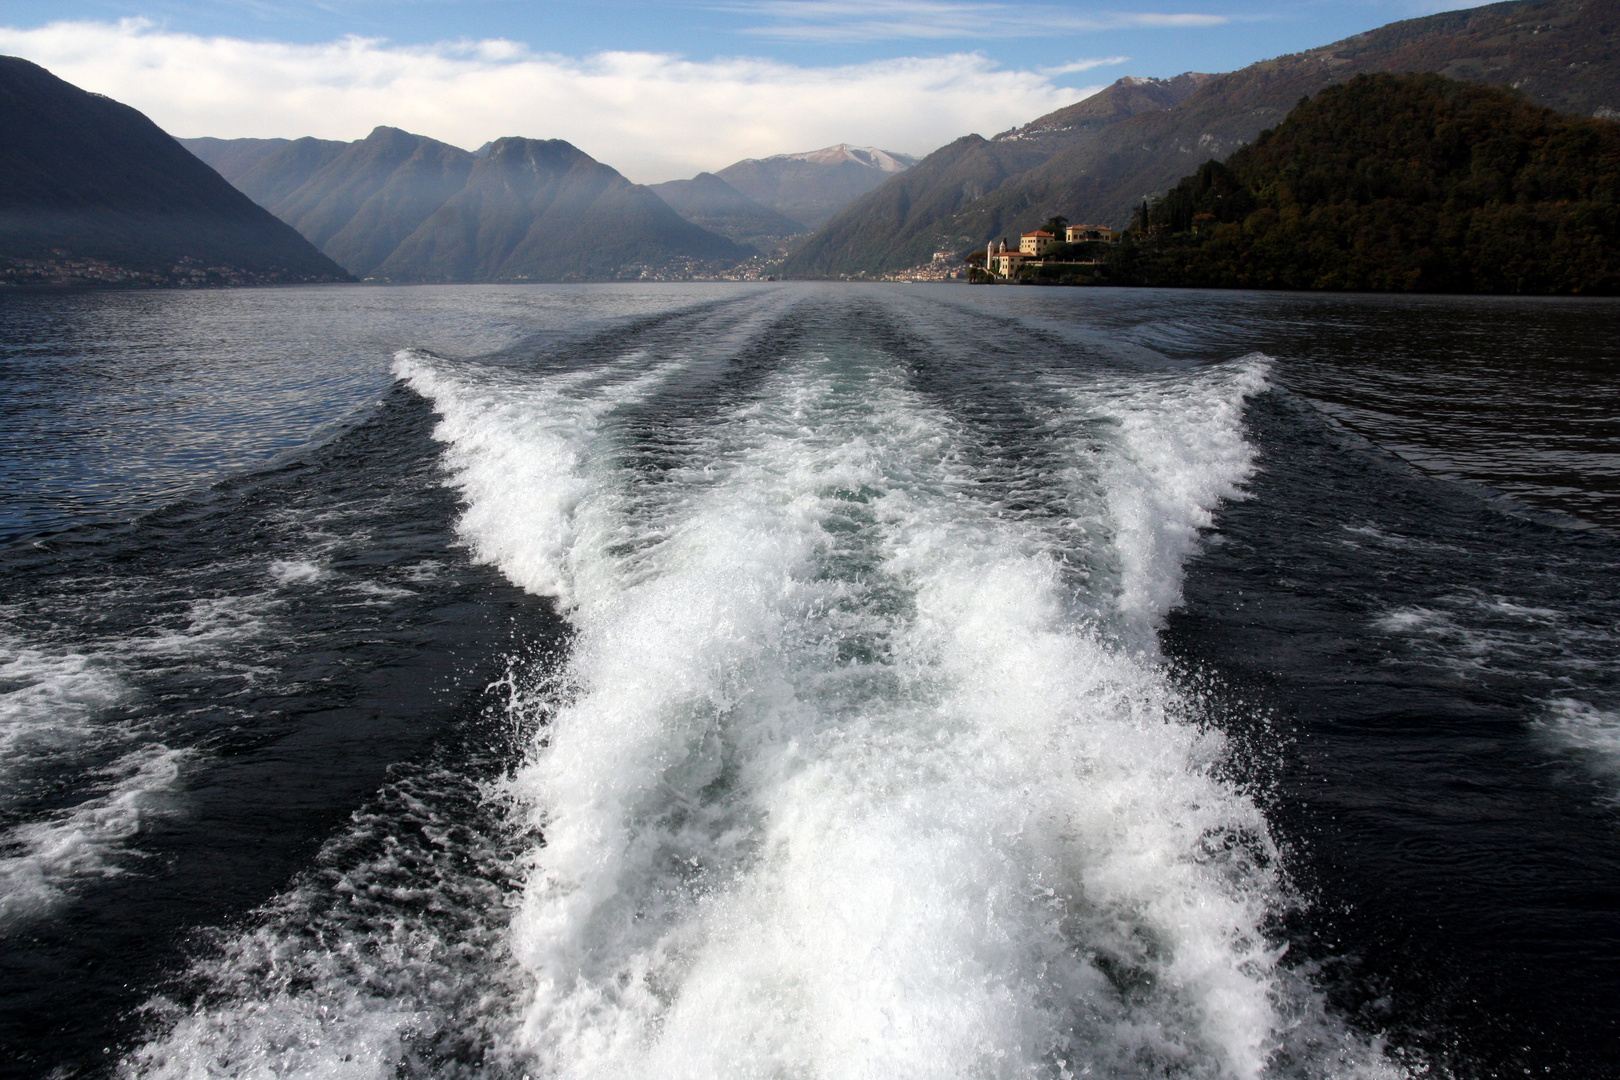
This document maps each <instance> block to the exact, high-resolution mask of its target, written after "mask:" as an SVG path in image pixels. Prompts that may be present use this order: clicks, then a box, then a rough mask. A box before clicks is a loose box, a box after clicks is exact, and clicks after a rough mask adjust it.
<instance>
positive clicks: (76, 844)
mask: <svg viewBox="0 0 1620 1080" xmlns="http://www.w3.org/2000/svg"><path fill="white" fill-rule="evenodd" d="M191 756H192V755H191V752H190V751H187V750H171V749H169V748H168V747H166V746H162V745H150V746H144V747H142V748H140V749H139V750H136V751H133V752H131V753H129V754H126V755H124V756H123V757H122V758H120V759H119V760H118V761H116V762H115V763H113V765H111V766H110V767H109V768H107V769H106V770H105V772H104V775H105V776H106V777H107V778H108V780H109V781H110V784H109V785H108V786H107V787H106V788H105V789H104V790H103V792H102V793H101V794H99V795H97V796H95V797H93V798H90V799H87V800H85V801H84V802H81V803H79V804H78V805H77V806H74V807H71V808H70V809H68V810H65V811H63V812H62V813H60V814H58V815H55V816H53V817H49V818H45V819H43V820H39V821H31V822H28V823H26V824H23V825H19V826H17V827H15V828H13V829H12V830H11V831H10V832H8V833H6V834H5V836H4V837H0V851H3V852H4V855H3V856H0V930H5V931H10V930H13V929H14V928H15V927H16V926H17V925H18V924H20V923H23V922H25V921H28V920H31V919H36V918H39V917H41V916H44V915H47V914H49V913H50V912H51V911H52V910H54V909H55V908H56V907H57V906H59V905H60V904H61V903H63V902H64V901H65V900H67V899H69V898H70V897H71V896H73V895H74V893H75V892H76V891H77V889H78V888H80V887H82V886H83V885H84V884H85V883H86V882H88V881H92V880H94V879H97V878H105V877H112V876H115V875H118V874H121V873H124V872H125V869H126V866H127V863H128V859H129V857H130V856H131V855H132V854H133V852H132V851H131V848H130V842H131V841H132V840H134V839H135V838H136V837H137V836H138V835H139V834H140V832H141V830H142V828H143V826H145V825H146V824H147V823H149V822H150V821H151V820H152V819H154V818H159V817H165V816H168V815H171V814H173V813H175V812H177V810H178V805H179V803H178V799H179V778H180V772H181V766H182V764H183V763H184V762H185V761H186V760H187V759H188V758H189V757H191Z"/></svg>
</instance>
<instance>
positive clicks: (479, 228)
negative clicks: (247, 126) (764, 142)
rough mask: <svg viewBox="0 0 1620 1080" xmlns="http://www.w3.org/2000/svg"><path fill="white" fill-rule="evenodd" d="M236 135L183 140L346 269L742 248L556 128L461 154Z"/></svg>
mask: <svg viewBox="0 0 1620 1080" xmlns="http://www.w3.org/2000/svg"><path fill="white" fill-rule="evenodd" d="M239 142H240V143H247V142H249V141H248V140H219V139H206V140H205V139H194V140H186V142H185V144H186V145H187V146H189V147H190V148H191V149H192V150H193V152H194V153H196V154H197V155H198V156H199V157H201V158H203V159H204V160H206V161H209V162H210V163H211V164H213V165H214V166H215V167H216V168H218V169H219V170H220V172H221V174H222V175H224V176H225V177H226V178H227V179H228V180H230V181H231V182H232V183H234V184H235V185H236V186H237V187H238V188H239V189H241V190H242V191H243V192H244V193H246V194H247V195H248V196H250V197H251V198H252V199H254V200H255V201H256V202H258V203H259V204H260V205H261V206H263V207H265V208H266V209H267V210H269V211H271V212H272V213H274V214H275V215H276V216H277V217H279V218H281V220H283V221H285V222H287V223H288V224H289V225H291V226H293V227H294V228H295V229H297V230H298V231H299V232H300V233H301V234H303V236H304V237H305V238H307V239H308V240H309V241H310V242H311V243H313V244H315V245H316V246H318V247H319V248H320V249H321V251H323V252H324V253H325V254H326V255H328V256H329V257H331V258H332V259H333V260H335V261H336V262H338V263H340V264H342V265H343V266H345V267H347V268H348V269H349V271H350V272H351V273H353V274H355V275H356V276H357V277H362V278H375V279H377V280H386V281H598V280H613V279H622V278H627V277H632V278H633V277H640V276H645V275H648V274H653V273H659V272H664V271H668V270H669V269H671V268H678V267H686V268H708V269H723V268H727V267H730V266H733V265H735V264H737V263H739V262H741V261H743V260H744V259H747V258H748V257H750V256H752V255H754V254H755V251H754V250H753V249H752V248H748V247H744V246H743V245H741V244H738V243H736V242H734V241H732V240H729V239H727V238H726V237H725V236H721V235H718V234H717V233H713V232H710V231H708V230H706V229H704V228H702V227H700V226H698V225H694V224H692V223H691V222H689V221H687V220H685V219H683V218H682V217H681V216H680V215H679V214H677V213H676V212H675V211H674V210H672V209H670V207H669V206H668V205H667V204H666V203H665V202H664V201H663V200H662V199H660V198H659V197H658V196H657V195H655V194H654V193H653V192H652V191H650V190H649V189H647V188H646V187H643V186H642V185H639V184H632V183H631V182H630V181H629V180H626V179H625V178H624V177H623V176H622V175H620V174H619V173H618V172H617V171H616V170H614V169H613V168H611V167H609V166H607V165H604V164H602V163H601V162H599V161H596V160H595V159H594V158H592V157H590V155H588V154H586V153H585V152H584V151H582V150H579V149H578V148H576V147H574V146H572V145H570V144H568V143H566V142H563V141H562V140H560V139H550V140H541V139H521V138H506V139H498V140H496V141H494V142H493V143H490V144H488V145H486V146H484V147H481V148H480V149H479V151H478V152H477V153H469V152H468V151H466V150H462V149H460V148H458V147H454V146H451V145H449V144H448V143H442V142H439V141H438V140H436V139H430V138H428V137H427V136H425V135H412V134H410V133H409V132H405V131H401V130H399V129H398V128H391V127H378V128H376V129H375V130H374V131H372V133H371V134H370V135H368V136H366V137H365V138H364V139H360V140H358V141H356V142H352V143H343V142H331V141H325V140H320V139H295V140H291V141H284V140H253V141H252V142H251V145H243V146H237V145H234V144H237V143H239Z"/></svg>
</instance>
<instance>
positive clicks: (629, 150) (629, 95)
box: [0, 19, 1124, 183]
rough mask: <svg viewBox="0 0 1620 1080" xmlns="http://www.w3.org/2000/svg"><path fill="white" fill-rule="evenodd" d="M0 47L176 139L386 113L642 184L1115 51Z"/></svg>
mask: <svg viewBox="0 0 1620 1080" xmlns="http://www.w3.org/2000/svg"><path fill="white" fill-rule="evenodd" d="M0 53H6V54H10V55H16V56H22V57H25V58H27V59H29V60H32V61H34V62H35V63H38V64H41V65H43V66H45V67H47V68H49V69H50V70H51V71H53V72H55V73H56V74H57V75H59V76H60V77H62V78H64V79H67V80H68V81H69V82H72V83H75V84H76V85H79V86H82V87H84V88H85V89H87V90H92V91H95V92H97V93H102V94H106V95H108V96H110V97H113V98H116V99H117V100H119V101H123V102H126V103H128V104H130V105H133V106H135V107H136V108H138V109H140V110H141V111H142V112H144V113H146V114H147V115H148V116H150V117H151V118H152V119H153V120H154V121H156V122H157V124H158V125H159V126H161V127H162V128H164V129H165V130H166V131H169V132H170V133H172V134H175V135H180V136H200V135H212V136H218V137H222V138H237V137H260V138H268V137H297V136H302V135H313V136H316V137H319V138H326V139H343V140H352V139H356V138H360V137H362V136H364V135H365V134H366V133H367V132H368V131H370V130H371V129H372V128H373V127H375V126H376V125H378V124H388V125H392V126H395V127H401V128H404V129H406V130H409V131H414V132H418V133H420V134H424V135H429V136H432V137H433V138H436V139H440V140H442V141H444V142H448V143H451V144H453V145H458V146H463V147H467V148H471V147H476V146H478V145H480V144H482V143H484V142H485V141H487V140H489V139H493V138H497V137H499V136H502V135H524V136H530V137H539V138H560V139H566V140H567V141H569V142H571V143H573V144H574V145H576V146H578V147H580V148H581V149H582V150H585V151H586V152H587V153H589V154H591V155H592V156H593V157H595V158H597V159H598V160H601V161H606V162H610V163H611V164H612V165H614V167H616V168H618V169H619V170H620V171H621V172H623V173H624V174H625V175H627V176H629V177H630V178H631V179H632V180H635V181H638V182H644V183H655V182H659V181H664V180H670V179H675V178H680V177H687V176H692V175H694V174H695V173H698V172H701V171H704V170H713V169H716V168H720V167H722V166H724V165H727V164H729V163H731V162H733V161H737V160H738V159H740V158H746V157H764V156H768V155H771V154H777V153H790V152H794V151H801V150H804V149H806V148H809V147H817V146H827V145H830V144H833V143H839V142H849V143H855V144H859V145H867V146H881V147H884V148H885V149H892V150H898V151H903V152H907V153H927V152H928V151H930V150H932V149H934V148H935V147H937V146H940V145H942V144H944V143H946V142H948V141H950V140H952V139H954V138H957V137H958V136H960V135H961V134H962V133H963V132H964V131H978V132H981V133H983V134H986V135H990V134H994V133H995V132H998V131H1002V130H1004V129H1006V128H1009V127H1012V126H1014V125H1016V124H1019V123H1022V122H1024V121H1026V120H1028V119H1029V118H1030V117H1031V116H1039V115H1041V114H1043V113H1046V112H1050V111H1051V110H1053V109H1055V108H1058V107H1060V106H1062V105H1066V104H1069V103H1071V102H1073V101H1076V100H1079V99H1080V98H1083V97H1085V96H1087V95H1089V94H1091V93H1094V92H1095V91H1096V90H1098V89H1100V88H1101V85H1102V84H1101V83H1099V84H1097V85H1094V86H1076V85H1070V84H1068V83H1066V82H1065V81H1064V79H1063V76H1064V75H1067V74H1073V73H1076V72H1079V71H1085V70H1089V68H1090V67H1092V66H1104V65H1108V64H1114V63H1120V62H1123V60H1124V58H1123V57H1109V58H1107V59H1106V60H1102V61H1098V62H1097V63H1096V64H1091V63H1090V62H1088V61H1085V60H1080V61H1076V62H1075V63H1074V64H1070V65H1065V66H1064V67H1061V68H1057V69H1050V68H1049V69H1046V70H1029V71H1021V70H1009V69H1007V68H1004V67H1002V66H1000V65H998V64H997V63H995V62H994V61H992V60H989V59H987V58H986V57H984V56H983V55H981V54H978V53H959V54H953V55H949V56H938V57H926V58H897V59H887V60H877V61H871V62H866V63H859V64H847V65H839V66H821V67H816V66H801V65H795V64H792V63H788V62H784V61H781V60H773V59H760V58H746V57H739V58H722V59H716V60H710V61H703V62H698V61H692V60H687V59H683V58H682V57H680V56H675V55H669V54H660V53H652V52H600V53H596V54H594V55H590V56H583V57H570V56H562V55H556V54H545V53H538V52H534V51H532V50H530V49H529V48H528V47H527V46H525V45H523V44H520V43H517V42H513V41H506V40H500V39H490V40H480V41H472V40H468V41H457V42H446V43H440V44H435V45H427V46H413V45H397V44H392V43H390V42H388V41H385V40H382V39H376V38H362V37H353V36H351V37H346V38H342V39H340V40H336V41H332V42H327V43H324V44H315V45H300V44H286V43H278V42H271V41H250V40H245V39H242V38H232V37H203V36H198V35H192V34H183V33H176V32H173V31H170V30H167V29H165V28H163V27H161V26H159V25H157V24H155V23H152V22H150V21H147V20H137V19H131V20H123V21H120V22H116V23H113V22H92V21H76V22H56V23H51V24H49V25H46V26H42V27H37V28H33V29H14V28H7V27H0ZM1071 82H1072V80H1071Z"/></svg>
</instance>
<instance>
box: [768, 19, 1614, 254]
mask: <svg viewBox="0 0 1620 1080" xmlns="http://www.w3.org/2000/svg"><path fill="white" fill-rule="evenodd" d="M1617 7H1620V0H1514V2H1510V3H1505V4H1495V5H1491V6H1489V7H1484V8H1475V9H1472V10H1466V11H1453V12H1446V13H1443V14H1440V15H1431V16H1427V17H1425V18H1421V19H1409V20H1405V21H1403V22H1398V23H1392V24H1390V25H1388V26H1384V27H1381V28H1379V29H1377V30H1373V31H1369V32H1368V33H1365V34H1358V35H1356V36H1355V37H1352V38H1347V39H1345V40H1344V41H1341V42H1337V43H1335V44H1333V45H1328V46H1324V47H1322V48H1319V49H1313V50H1310V51H1308V52H1304V53H1297V54H1293V55H1290V56H1284V57H1279V58H1277V59H1275V60H1267V61H1263V62H1261V63H1258V64H1252V65H1250V66H1249V67H1246V68H1243V69H1242V70H1240V71H1236V72H1231V73H1229V74H1226V75H1220V76H1216V77H1213V78H1209V79H1207V80H1206V81H1205V82H1204V83H1203V84H1202V85H1201V86H1199V87H1198V88H1197V89H1196V91H1195V92H1194V93H1192V94H1191V95H1190V96H1189V97H1187V99H1186V100H1185V101H1183V102H1181V103H1180V104H1177V105H1175V106H1174V107H1172V108H1169V109H1158V110H1146V111H1141V112H1138V113H1137V114H1135V115H1132V116H1130V117H1128V118H1126V119H1123V120H1119V121H1116V122H1113V123H1108V124H1106V125H1104V126H1102V127H1101V128H1099V129H1097V130H1096V131H1095V132H1092V133H1090V134H1089V135H1088V136H1087V137H1085V138H1083V139H1079V140H1076V141H1075V142H1073V143H1072V144H1071V145H1069V146H1067V147H1065V148H1063V149H1061V150H1059V151H1058V152H1056V153H1053V154H1050V155H1048V156H1047V157H1046V159H1045V160H1044V161H1042V162H1039V163H1037V164H1036V165H1035V166H1033V167H1031V168H1030V169H1029V170H1028V172H1027V173H1026V174H1024V175H1022V176H1018V177H1016V178H1015V179H1009V181H1008V182H1007V183H1005V184H1003V185H1000V186H999V187H998V189H997V190H996V191H994V192H991V193H989V194H988V195H987V197H985V198H983V199H982V200H974V201H971V202H969V201H964V202H963V204H962V205H960V206H959V207H956V208H954V209H952V210H951V211H949V212H948V213H947V214H946V215H944V216H942V217H940V218H939V219H937V220H935V221H933V222H925V221H922V220H917V221H914V222H912V223H911V226H910V235H909V236H900V235H894V234H887V233H884V232H883V231H881V230H878V229H873V228H869V227H866V228H863V225H862V223H861V222H859V221H858V220H854V216H855V215H856V214H857V212H858V211H859V210H860V207H861V205H862V204H855V205H852V206H851V207H849V208H848V209H847V210H846V211H845V212H844V214H841V215H839V217H838V218H836V219H834V220H833V221H830V222H829V223H828V225H827V226H826V228H825V229H824V230H823V233H822V234H818V235H817V236H813V237H811V238H810V240H809V241H808V242H806V244H805V245H804V246H803V247H802V248H800V250H799V252H798V253H797V255H796V256H795V258H794V260H792V261H791V262H790V263H789V265H788V267H787V268H786V272H788V273H793V274H800V275H804V276H824V275H835V274H839V273H859V272H867V273H871V272H880V271H888V270H895V269H900V268H902V267H905V266H910V265H913V264H915V263H917V262H920V261H922V260H923V259H925V258H926V257H927V252H928V250H929V249H930V248H931V247H932V246H934V245H936V244H941V243H947V242H949V243H952V244H955V245H957V246H963V247H965V246H967V245H968V244H971V243H975V242H983V241H984V240H986V239H989V238H992V237H997V236H1000V235H1008V236H1011V235H1015V234H1016V233H1018V232H1022V231H1024V230H1025V229H1028V228H1032V227H1033V226H1034V225H1036V224H1039V223H1040V222H1041V221H1043V220H1045V219H1046V218H1047V217H1049V216H1051V215H1052V214H1063V215H1064V216H1066V217H1068V218H1070V219H1071V220H1076V221H1079V220H1097V221H1105V222H1108V223H1110V224H1116V225H1117V224H1123V222H1124V220H1125V219H1126V218H1127V217H1128V216H1129V214H1130V212H1131V210H1132V208H1133V207H1134V206H1136V205H1137V204H1138V203H1140V201H1141V200H1142V198H1143V197H1145V196H1149V195H1152V194H1156V193H1158V192H1162V191H1165V190H1167V189H1169V188H1170V187H1171V186H1173V185H1174V184H1175V183H1176V182H1177V181H1178V180H1179V179H1180V178H1181V177H1182V176H1185V175H1186V174H1187V173H1189V172H1191V171H1192V170H1193V169H1195V168H1196V167H1197V166H1198V165H1199V164H1200V163H1201V162H1203V161H1205V160H1208V159H1209V158H1223V157H1225V156H1226V155H1228V154H1230V153H1231V152H1232V151H1234V150H1236V149H1237V148H1238V147H1239V146H1241V145H1243V144H1244V143H1247V142H1250V141H1252V140H1253V139H1254V138H1255V137H1256V136H1257V135H1258V134H1259V133H1260V132H1261V131H1262V130H1264V129H1266V128H1268V127H1272V126H1274V125H1275V124H1277V123H1278V122H1279V121H1280V120H1281V119H1282V117H1283V116H1284V115H1286V114H1287V112H1288V110H1289V109H1290V108H1292V107H1293V106H1294V105H1295V104H1296V103H1297V102H1298V101H1299V100H1300V99H1301V98H1302V97H1306V96H1309V95H1311V94H1314V93H1316V92H1317V91H1318V90H1320V89H1322V88H1323V87H1325V86H1328V85H1331V84H1333V83H1336V82H1342V81H1345V80H1347V79H1349V78H1351V77H1353V76H1355V75H1357V74H1360V73H1362V72H1375V71H1390V72H1399V71H1409V70H1428V71H1436V72H1440V73H1442V74H1446V75H1449V76H1452V77H1455V78H1460V79H1469V80H1473V81H1484V82H1500V83H1508V84H1517V85H1518V86H1519V88H1520V90H1521V92H1523V93H1526V94H1527V95H1528V96H1530V98H1531V99H1532V100H1534V101H1536V102H1537V103H1539V104H1544V105H1548V106H1550V107H1553V108H1558V109H1561V110H1565V111H1572V112H1579V113H1585V114H1587V115H1593V114H1601V113H1602V111H1603V110H1606V109H1607V110H1614V109H1616V108H1620V56H1616V53H1615V40H1616V32H1617V30H1620V25H1617V24H1620V19H1617V17H1616V11H1617ZM1116 85H1118V84H1116ZM1111 89H1112V88H1111ZM1080 104H1081V105H1084V104H1085V102H1081V103H1080ZM1037 123H1038V122H1037ZM1031 126H1033V125H1031ZM1021 130H1022V129H1021ZM1011 137H1012V136H1011V134H1009V135H1008V136H999V137H998V139H1011ZM919 167H920V166H919ZM879 191H880V192H881V191H882V189H879ZM875 194H877V193H874V195H875ZM846 218H849V219H851V220H846ZM859 236H864V241H863V240H861V239H859V238H858V237H859ZM834 252H838V253H839V254H837V255H834V254H833V253H834Z"/></svg>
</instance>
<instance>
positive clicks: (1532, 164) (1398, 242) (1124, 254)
mask: <svg viewBox="0 0 1620 1080" xmlns="http://www.w3.org/2000/svg"><path fill="white" fill-rule="evenodd" d="M1106 277H1107V280H1108V281H1109V282H1111V283H1115V284H1136V285H1172V286H1193V287H1197V286H1207V287H1228V288H1283V289H1348V290H1369V291H1410V292H1478V293H1543V294H1558V293H1563V294H1569V293H1583V294H1609V295H1612V294H1616V293H1620V124H1617V123H1614V122H1612V121H1608V120H1596V119H1587V118H1584V117H1576V116H1569V115H1565V114H1562V113H1557V112H1554V111H1552V110H1551V109H1545V108H1542V107H1540V106H1537V105H1533V104H1531V103H1529V102H1527V101H1525V100H1524V99H1522V98H1520V97H1519V96H1518V95H1516V94H1515V93H1513V92H1512V91H1510V90H1506V89H1500V88H1495V87H1484V86H1478V85H1474V84H1470V83H1462V82H1455V81H1453V80H1450V79H1446V78H1442V77H1440V76H1438V75H1426V74H1425V75H1386V74H1379V75H1363V76H1359V77H1357V78H1356V79H1354V80H1352V81H1350V82H1349V83H1346V84H1344V85H1341V86H1332V87H1329V88H1327V89H1325V90H1323V91H1321V92H1320V93H1319V94H1317V95H1316V96H1315V97H1314V98H1311V99H1309V100H1306V101H1302V102H1300V104H1299V105H1298V106H1297V107H1296V108H1295V109H1294V110H1293V111H1292V112H1290V113H1289V114H1288V116H1287V118H1286V119H1285V120H1284V121H1283V122H1282V124H1280V125H1279V126H1278V127H1276V128H1274V129H1272V130H1270V131H1266V132H1263V133H1262V134H1261V135H1260V137H1259V138H1258V139H1256V140H1255V141H1254V142H1253V143H1251V144H1250V145H1248V146H1245V147H1243V148H1241V149H1240V150H1238V151H1237V152H1236V153H1234V154H1233V155H1232V156H1231V157H1230V158H1229V159H1228V160H1227V161H1226V162H1225V163H1224V164H1223V163H1220V162H1215V161H1211V162H1208V163H1207V164H1205V165H1204V166H1203V167H1201V168H1200V169H1199V170H1198V171H1197V172H1196V173H1194V174H1193V175H1192V176H1189V177H1187V178H1186V179H1184V180H1182V181H1181V183H1180V184H1178V185H1177V186H1176V187H1175V188H1173V189H1172V190H1171V191H1169V192H1168V193H1167V194H1166V195H1165V196H1164V197H1163V198H1161V199H1159V200H1157V201H1156V202H1153V203H1151V204H1144V206H1143V207H1142V208H1141V209H1140V210H1139V211H1138V212H1137V215H1136V220H1135V221H1134V222H1133V226H1132V229H1131V233H1130V236H1129V238H1128V239H1127V241H1126V243H1124V244H1122V245H1120V246H1119V247H1118V248H1117V249H1115V250H1114V251H1113V252H1111V253H1110V254H1109V256H1108V258H1107V270H1106Z"/></svg>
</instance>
